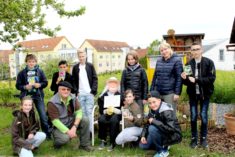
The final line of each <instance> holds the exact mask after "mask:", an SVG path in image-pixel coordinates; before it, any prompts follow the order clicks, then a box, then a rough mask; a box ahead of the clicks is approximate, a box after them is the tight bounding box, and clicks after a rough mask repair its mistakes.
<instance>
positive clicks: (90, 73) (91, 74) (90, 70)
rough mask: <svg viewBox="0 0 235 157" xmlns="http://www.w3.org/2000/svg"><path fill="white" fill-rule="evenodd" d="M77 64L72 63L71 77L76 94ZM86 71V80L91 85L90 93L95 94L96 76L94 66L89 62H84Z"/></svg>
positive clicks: (77, 88)
mask: <svg viewBox="0 0 235 157" xmlns="http://www.w3.org/2000/svg"><path fill="white" fill-rule="evenodd" d="M79 64H80V63H78V64H76V65H74V67H73V71H72V78H73V88H74V91H75V93H76V94H77V93H78V92H79V83H78V81H79V70H80V69H79ZM86 72H87V77H88V81H89V84H90V87H91V94H93V95H96V94H97V88H98V77H97V75H96V71H95V68H94V66H93V65H92V64H91V63H88V62H87V63H86Z"/></svg>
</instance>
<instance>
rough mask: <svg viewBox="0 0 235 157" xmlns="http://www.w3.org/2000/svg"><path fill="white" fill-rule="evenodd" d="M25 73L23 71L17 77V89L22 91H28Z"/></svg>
mask: <svg viewBox="0 0 235 157" xmlns="http://www.w3.org/2000/svg"><path fill="white" fill-rule="evenodd" d="M22 76H23V72H22V71H21V72H20V73H19V74H18V75H17V79H16V89H18V90H20V91H26V89H25V87H24V86H25V85H26V84H25V82H24V81H23V79H24V78H23V77H22Z"/></svg>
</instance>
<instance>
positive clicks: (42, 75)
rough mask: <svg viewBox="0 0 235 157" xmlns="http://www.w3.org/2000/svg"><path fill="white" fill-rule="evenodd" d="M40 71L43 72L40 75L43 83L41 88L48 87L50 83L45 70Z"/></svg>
mask: <svg viewBox="0 0 235 157" xmlns="http://www.w3.org/2000/svg"><path fill="white" fill-rule="evenodd" d="M40 73H41V75H40V80H39V81H40V82H39V83H40V84H41V87H40V88H41V89H43V88H46V87H47V85H48V81H47V78H46V75H45V74H44V72H43V71H42V70H40Z"/></svg>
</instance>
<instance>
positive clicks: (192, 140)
mask: <svg viewBox="0 0 235 157" xmlns="http://www.w3.org/2000/svg"><path fill="white" fill-rule="evenodd" d="M190 147H191V148H193V149H195V148H197V139H196V138H195V137H193V138H192V139H191V142H190Z"/></svg>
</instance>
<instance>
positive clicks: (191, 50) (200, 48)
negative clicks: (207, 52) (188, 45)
mask: <svg viewBox="0 0 235 157" xmlns="http://www.w3.org/2000/svg"><path fill="white" fill-rule="evenodd" d="M198 50H201V48H197V49H191V51H198Z"/></svg>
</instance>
